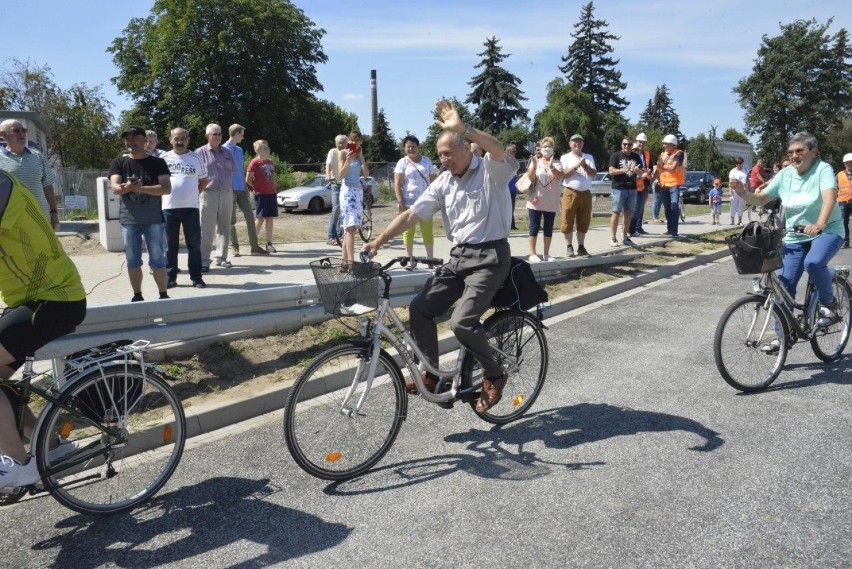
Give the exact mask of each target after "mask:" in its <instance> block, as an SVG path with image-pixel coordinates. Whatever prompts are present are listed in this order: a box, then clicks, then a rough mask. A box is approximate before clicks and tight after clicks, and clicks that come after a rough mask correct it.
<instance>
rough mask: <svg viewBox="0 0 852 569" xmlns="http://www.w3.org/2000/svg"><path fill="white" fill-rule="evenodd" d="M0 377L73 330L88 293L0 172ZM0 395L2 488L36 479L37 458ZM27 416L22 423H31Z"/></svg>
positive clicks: (31, 202) (14, 183) (47, 228)
mask: <svg viewBox="0 0 852 569" xmlns="http://www.w3.org/2000/svg"><path fill="white" fill-rule="evenodd" d="M0 300H2V301H3V303H4V304H5V305H6V308H5V309H4V310H3V315H2V317H0V377H2V378H4V379H5V378H8V377H11V375H12V374H13V373H14V372H15V370H16V369H18V368H19V367H20V366H21V365H23V363H24V361H25V359H26V357H27V356H32V355H34V354H35V351H36V350H38V349H39V348H41V347H42V346H44V345H45V344H47V343H49V342H51V341H52V340H55V339H56V338H59V337H61V336H64V335H66V334H69V333H71V332H73V331H74V329H75V328H76V327H77V325H78V324H80V323H81V322H82V321H83V319H84V318H85V316H86V292H85V290H84V289H83V284H82V283H81V282H80V274H79V273H78V272H77V268H76V267H75V266H74V263H73V262H72V261H71V259H69V258H68V255H66V254H65V251H64V250H63V249H62V245H61V244H60V243H59V240H58V239H57V238H56V235H55V234H54V232H53V227H52V226H51V224H50V221H49V220H48V219H47V218H46V217H45V215H44V212H43V211H42V210H41V207H39V204H38V202H37V201H36V199H35V198H34V197H33V195H32V194H31V193H30V192H29V191H27V189H26V188H25V187H24V186H23V185H22V184H21V183H20V182H19V181H18V180H17V179H16V178H15V177H13V176H11V175H9V174H8V173H6V172H3V171H0ZM0 391H2V392H3V394H4V395H3V396H0V489H2V488H6V487H15V486H25V485H28V484H33V483H34V482H37V481H38V479H39V475H38V470H37V468H36V464H35V460H33V459H32V458H31V457H29V456H28V455H27V453H26V450H25V449H24V447H23V445H22V444H21V440H20V437H19V436H18V430H17V427H16V422H15V414H14V411H13V407H12V405H11V402H10V399H11V400H14V398H15V397H16V394H15V393H13V392H11V391H9V390H6V389H2V390H0ZM33 421H34V418H33V417H32V416H31V414H30V415H29V416H28V417H27V421H26V422H28V423H29V422H33Z"/></svg>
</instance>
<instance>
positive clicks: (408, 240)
mask: <svg viewBox="0 0 852 569" xmlns="http://www.w3.org/2000/svg"><path fill="white" fill-rule="evenodd" d="M402 142H403V148H404V149H405V157H404V158H401V159H400V161H399V162H397V163H396V168H394V169H393V188H394V193H395V194H396V203H397V205H398V206H399V212H400V213H402V212H404V211H405V210H407V209H408V208H410V207H411V206H412V205H413V204H414V202H415V201H417V198H419V197H420V195H421V194H422V193H423V192H424V191H426V188H428V187H429V184H430V183H432V180H434V179H435V177H436V176H437V175H438V170H437V169H436V168H435V166H434V165H433V164H432V161H431V160H429V158H428V157H426V156H422V155H421V154H420V141H419V140H418V139H417V137H416V136H414V135H413V134H409V135H408V136H406V137H405V138H403V139H402ZM419 225H420V235H421V236H422V237H423V247H424V248H425V249H426V256H427V257H432V256H433V253H434V250H435V246H434V244H435V237H434V235H433V233H432V219H431V218H429V219H421V220H420V222H419ZM416 230H417V225H415V226H413V227H411V228H410V229H408V230H406V231H405V233H403V234H402V242H403V244H404V245H405V254H406V255H408V256H409V257H410V256H411V255H413V254H414V232H415V231H416ZM408 268H409V269H410V268H412V265H408Z"/></svg>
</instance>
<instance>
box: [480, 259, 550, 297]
mask: <svg viewBox="0 0 852 569" xmlns="http://www.w3.org/2000/svg"><path fill="white" fill-rule="evenodd" d="M547 299H548V296H547V291H546V290H544V288H542V286H541V285H540V284H538V281H537V280H536V278H535V274H534V273H533V271H532V268H531V267H530V264H529V263H527V262H526V261H524V260H523V259H520V258H518V257H512V267H511V269H509V275H508V276H507V277H506V280H505V281H504V282H503V286H501V287H500V289H499V290H498V291H497V292H496V293H495V294H494V298H493V299H492V300H491V306H493V307H494V308H517V309H519V310H529V309H530V308H532V307H533V306H536V305H537V304H541V303H543V302H547Z"/></svg>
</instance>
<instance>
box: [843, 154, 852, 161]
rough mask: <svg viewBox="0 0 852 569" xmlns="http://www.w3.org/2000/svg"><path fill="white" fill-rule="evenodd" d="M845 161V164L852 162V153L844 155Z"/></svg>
mask: <svg viewBox="0 0 852 569" xmlns="http://www.w3.org/2000/svg"><path fill="white" fill-rule="evenodd" d="M843 161H844V162H850V161H852V152H849V153H848V154H844V155H843Z"/></svg>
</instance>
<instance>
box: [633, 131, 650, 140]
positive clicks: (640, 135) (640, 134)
mask: <svg viewBox="0 0 852 569" xmlns="http://www.w3.org/2000/svg"><path fill="white" fill-rule="evenodd" d="M636 140H638V141H639V142H648V137H647V136H645V133H644V132H640V133H639V134H637V135H636Z"/></svg>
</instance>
